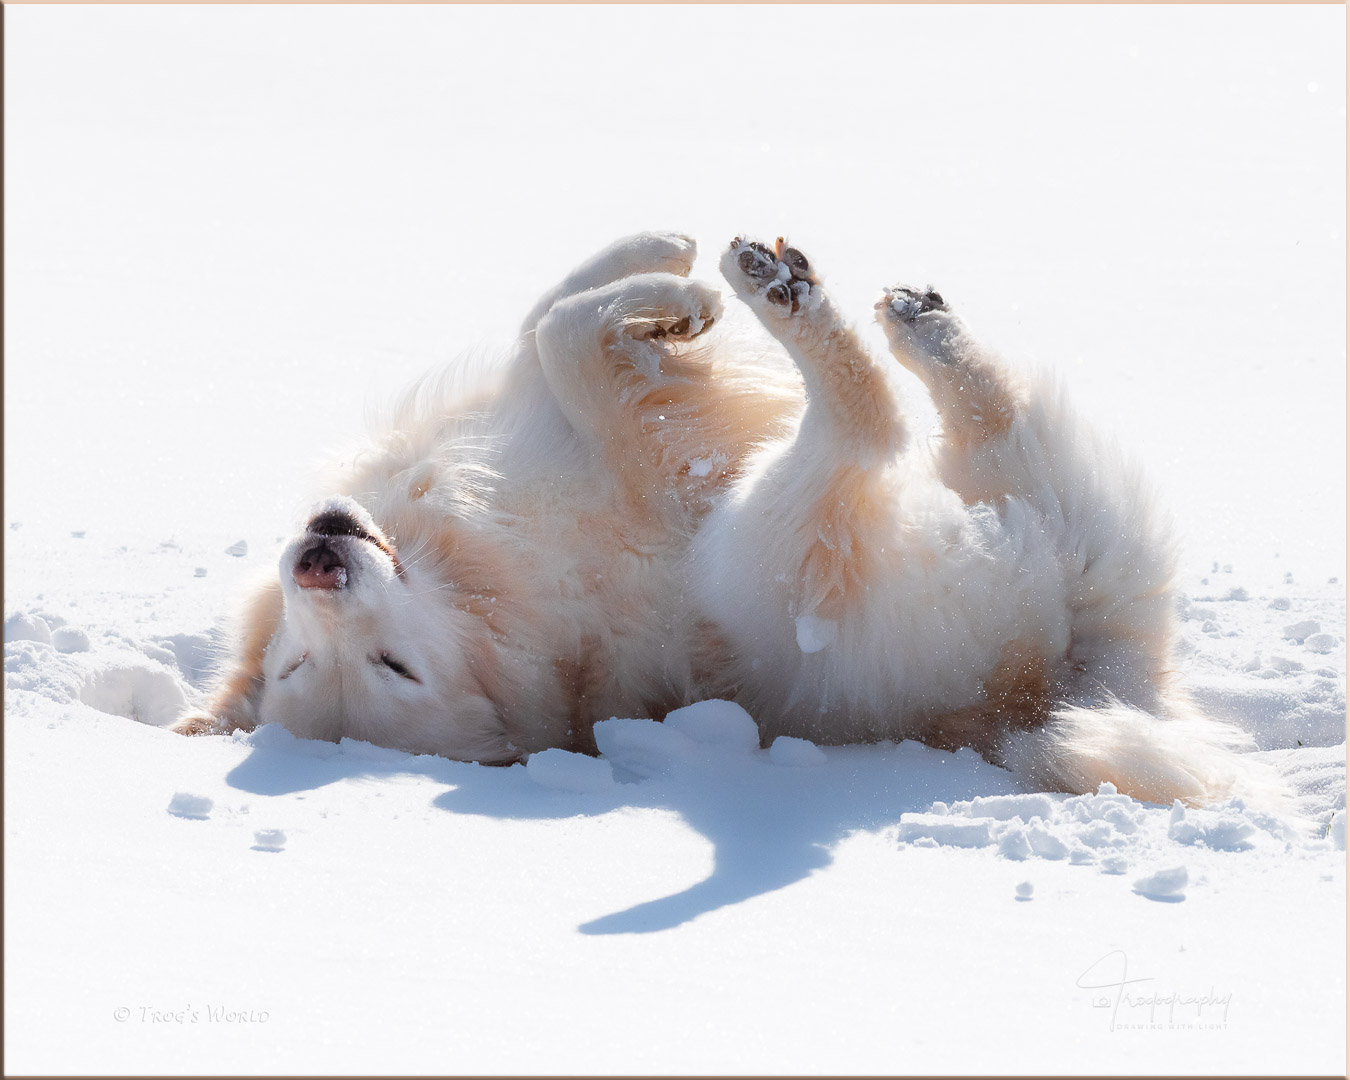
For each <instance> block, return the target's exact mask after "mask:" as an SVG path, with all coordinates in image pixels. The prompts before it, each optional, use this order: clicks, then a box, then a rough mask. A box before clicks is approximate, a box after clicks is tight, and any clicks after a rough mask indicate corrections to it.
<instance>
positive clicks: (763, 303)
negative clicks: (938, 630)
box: [701, 237, 906, 652]
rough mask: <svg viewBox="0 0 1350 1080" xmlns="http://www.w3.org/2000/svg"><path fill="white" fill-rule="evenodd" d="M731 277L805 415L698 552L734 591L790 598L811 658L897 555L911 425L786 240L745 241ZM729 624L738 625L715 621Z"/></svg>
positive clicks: (737, 243)
mask: <svg viewBox="0 0 1350 1080" xmlns="http://www.w3.org/2000/svg"><path fill="white" fill-rule="evenodd" d="M722 272H723V273H724V274H725V275H726V278H727V280H728V281H729V282H730V283H731V284H732V286H733V287H734V288H735V289H736V291H737V293H738V294H739V295H740V296H741V298H742V299H743V300H745V302H746V303H747V304H748V305H749V306H750V307H751V309H752V310H753V311H754V312H755V313H756V314H757V315H758V316H759V318H760V320H761V322H762V323H763V324H764V326H765V327H766V328H767V329H768V330H769V331H770V332H771V333H772V334H773V335H774V336H775V337H776V338H777V339H778V340H779V341H780V342H781V343H782V344H783V346H784V347H785V348H786V349H787V351H788V353H789V354H790V356H791V357H792V359H793V361H795V363H796V365H797V367H798V368H799V369H800V370H801V373H802V377H803V380H804V382H805V387H806V398H807V403H806V411H805V412H804V413H803V415H802V419H801V423H800V426H799V427H798V429H797V431H796V433H795V435H794V436H793V438H792V439H791V441H790V442H789V443H786V444H784V445H783V446H782V447H781V449H780V450H778V451H775V452H773V453H772V454H771V455H770V458H768V459H766V462H767V464H766V465H765V466H764V467H763V468H761V469H760V470H759V471H757V472H756V473H755V475H754V476H753V477H751V478H750V480H749V482H748V483H747V484H745V485H743V486H742V489H741V492H740V495H739V497H738V498H736V499H734V500H732V503H731V504H729V505H728V506H727V507H726V509H725V510H724V511H723V512H722V513H720V514H719V515H718V517H717V520H716V522H715V523H714V525H713V527H712V528H711V529H710V530H708V536H707V537H706V538H705V543H704V544H703V545H701V548H702V550H703V552H704V553H705V554H707V555H709V557H710V559H711V562H710V564H709V565H710V566H712V565H715V566H717V567H718V569H717V570H715V571H713V576H714V577H716V578H718V579H719V580H722V581H724V582H725V583H727V586H728V587H730V584H729V583H730V581H731V580H733V579H747V578H755V577H758V578H759V579H760V583H761V584H760V588H761V592H762V595H763V596H764V597H768V596H770V595H773V594H777V593H779V592H780V591H785V593H786V595H784V596H782V598H781V599H783V600H786V604H787V614H788V615H789V616H790V617H791V618H792V619H794V620H795V621H796V630H797V643H798V644H799V645H801V647H802V651H803V652H813V651H816V650H818V649H820V648H823V647H824V646H825V644H826V642H827V636H828V635H829V634H830V633H831V632H832V628H833V626H834V624H835V623H836V622H837V621H838V620H840V619H844V618H847V617H848V616H849V615H850V613H854V614H856V613H858V612H859V611H861V610H862V607H863V606H864V605H865V604H866V603H867V597H868V595H869V593H870V589H871V585H872V584H873V583H874V582H875V581H876V580H877V579H878V578H879V577H880V576H881V575H883V574H885V573H886V570H885V567H886V559H887V557H886V555H885V552H886V550H887V546H888V545H890V546H891V547H892V549H894V546H895V544H894V540H893V538H892V536H891V534H892V533H893V532H894V522H893V520H892V517H891V514H890V512H889V507H890V505H891V500H892V498H893V497H894V488H893V485H894V476H893V474H892V470H891V469H889V466H891V465H892V464H893V463H894V461H895V460H896V458H897V456H898V454H899V452H900V450H901V449H902V447H903V446H904V443H905V438H906V432H905V423H904V419H903V417H902V415H901V413H900V408H899V403H898V401H897V400H896V397H895V395H894V392H893V390H892V388H891V386H890V383H889V382H888V380H887V377H886V374H885V372H884V370H883V369H882V367H881V365H880V364H879V363H878V362H877V361H876V360H875V359H874V358H873V357H872V355H871V354H870V353H869V352H868V350H867V348H866V347H865V346H864V345H863V343H862V341H861V340H860V339H859V338H858V336H857V334H856V333H855V331H854V330H853V328H852V327H851V326H850V325H849V324H848V323H847V322H846V321H845V320H844V319H843V317H842V316H841V315H840V314H839V312H838V311H837V309H836V308H835V306H834V304H833V303H832V302H831V300H830V298H829V296H828V295H827V294H826V292H825V289H824V287H823V286H822V284H821V282H820V279H819V277H818V275H817V274H816V272H815V271H814V269H813V268H812V267H811V265H810V263H809V261H808V260H807V258H806V257H805V256H804V255H803V254H802V253H801V252H800V251H798V250H797V249H795V248H792V247H787V246H786V245H785V244H784V243H783V241H782V240H781V239H780V240H779V241H778V243H777V244H776V245H775V246H774V247H772V248H771V247H769V246H767V245H765V244H760V243H756V242H753V241H746V240H742V239H740V238H739V237H738V238H737V239H736V240H734V241H732V244H731V246H730V248H729V249H728V250H727V252H726V253H725V255H724V256H723V259H722ZM718 537H721V538H722V539H721V540H718ZM714 550H718V551H720V552H722V554H721V555H720V556H717V557H712V556H711V553H712V552H713V551H714ZM874 598H875V597H874ZM777 602H780V601H773V602H771V603H777ZM713 607H715V608H718V610H719V611H720V607H718V605H716V604H714V605H713ZM728 620H730V621H731V622H738V621H739V616H737V615H735V614H730V613H723V615H719V616H718V621H719V622H721V623H723V624H724V625H725V624H726V623H727V622H728ZM754 633H757V631H747V632H746V633H745V634H741V635H738V636H740V637H746V636H750V637H753V635H754ZM822 635H825V636H822ZM757 647H758V646H757V645H753V644H748V645H746V648H757Z"/></svg>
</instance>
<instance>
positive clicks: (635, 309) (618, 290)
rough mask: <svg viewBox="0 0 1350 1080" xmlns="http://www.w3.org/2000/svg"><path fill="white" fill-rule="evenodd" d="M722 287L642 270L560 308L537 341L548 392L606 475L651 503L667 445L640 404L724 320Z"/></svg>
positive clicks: (570, 298)
mask: <svg viewBox="0 0 1350 1080" xmlns="http://www.w3.org/2000/svg"><path fill="white" fill-rule="evenodd" d="M721 314H722V301H721V297H720V295H719V294H718V292H717V290H716V289H713V288H711V287H709V286H707V285H703V284H701V283H699V282H696V281H689V280H688V279H686V278H682V277H677V276H675V275H673V274H661V273H658V274H636V275H634V276H632V277H627V278H623V279H622V280H620V281H616V282H614V283H613V284H610V285H606V286H603V287H602V288H598V289H591V290H589V291H586V292H581V293H576V294H574V295H572V296H568V297H566V298H564V299H562V300H560V301H559V302H558V303H556V304H555V305H554V306H553V307H552V308H551V309H550V311H549V312H548V314H547V315H545V316H544V317H543V319H541V320H540V322H539V327H538V330H537V332H536V335H535V340H536V344H537V346H538V350H539V363H540V367H541V369H542V371H543V373H544V378H545V379H546V380H547V382H548V386H549V389H550V390H551V391H552V393H553V396H554V398H555V399H556V400H557V402H558V404H559V405H560V406H561V408H562V411H563V414H564V415H565V416H566V417H567V420H568V422H569V423H570V424H571V426H572V428H573V430H574V431H575V432H576V433H577V435H578V436H580V437H581V439H582V441H583V443H584V444H585V445H586V446H587V448H588V449H589V450H590V451H591V453H593V454H595V455H597V456H598V457H599V458H601V459H602V460H603V462H604V464H605V465H606V470H605V474H606V475H608V476H610V477H612V478H614V479H615V480H616V481H618V482H619V483H620V484H621V485H623V486H624V487H627V488H631V489H632V490H633V491H635V492H640V493H641V494H642V495H643V497H645V496H646V495H647V494H649V493H650V491H651V490H652V489H653V488H654V486H655V485H656V484H657V481H658V477H657V475H656V468H657V466H658V462H657V458H658V457H659V451H658V448H657V447H655V445H649V443H651V439H650V437H649V436H648V435H647V434H645V433H644V431H643V417H642V415H641V411H640V410H639V408H638V401H639V399H640V398H641V397H642V395H643V394H644V393H646V392H647V391H649V390H650V389H651V388H652V386H653V385H655V384H656V383H658V382H659V381H660V380H662V379H673V378H689V377H691V376H690V375H689V373H688V372H687V371H683V369H682V373H680V374H676V373H674V371H673V370H672V369H674V368H679V367H680V365H679V363H678V359H677V357H676V355H675V354H674V353H673V352H672V349H671V346H672V344H674V343H679V342H684V341H689V340H691V339H693V338H696V337H698V336H699V335H701V334H703V333H704V332H706V331H707V330H708V328H709V327H711V326H712V325H713V323H714V322H715V321H716V320H717V319H718V318H719V317H720V316H721Z"/></svg>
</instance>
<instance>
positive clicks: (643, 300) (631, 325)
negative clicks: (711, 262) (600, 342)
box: [624, 278, 722, 341]
mask: <svg viewBox="0 0 1350 1080" xmlns="http://www.w3.org/2000/svg"><path fill="white" fill-rule="evenodd" d="M666 282H668V283H669V286H668V287H663V288H658V289H657V290H655V291H654V293H653V294H652V295H649V296H639V297H635V298H634V299H635V300H637V301H638V303H635V304H634V305H633V306H632V307H631V309H630V311H629V313H628V314H627V315H626V316H625V318H624V328H625V330H626V331H627V333H628V335H629V336H630V337H634V338H637V339H638V340H639V341H654V340H657V339H660V338H668V339H669V340H671V341H689V340H691V339H693V338H696V337H698V336H699V335H700V334H706V333H707V332H708V330H709V329H710V328H711V327H712V325H713V324H714V323H715V322H717V320H718V319H720V318H721V317H722V297H721V296H720V295H719V294H718V292H717V290H716V289H711V288H709V287H708V286H706V285H703V284H700V283H699V282H696V281H671V280H670V279H669V278H667V279H666Z"/></svg>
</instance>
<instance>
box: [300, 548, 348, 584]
mask: <svg viewBox="0 0 1350 1080" xmlns="http://www.w3.org/2000/svg"><path fill="white" fill-rule="evenodd" d="M341 546H345V545H341ZM291 576H292V577H294V578H295V583H296V584H297V585H299V586H300V588H302V589H343V588H346V586H347V564H346V562H345V561H344V560H343V557H342V554H341V553H340V552H339V551H338V550H337V546H335V545H332V544H329V543H328V541H327V540H320V541H319V542H318V543H317V544H314V545H313V546H311V547H308V548H306V549H305V550H304V552H302V553H301V555H300V557H299V558H298V559H296V560H295V565H294V566H293V567H291Z"/></svg>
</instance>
